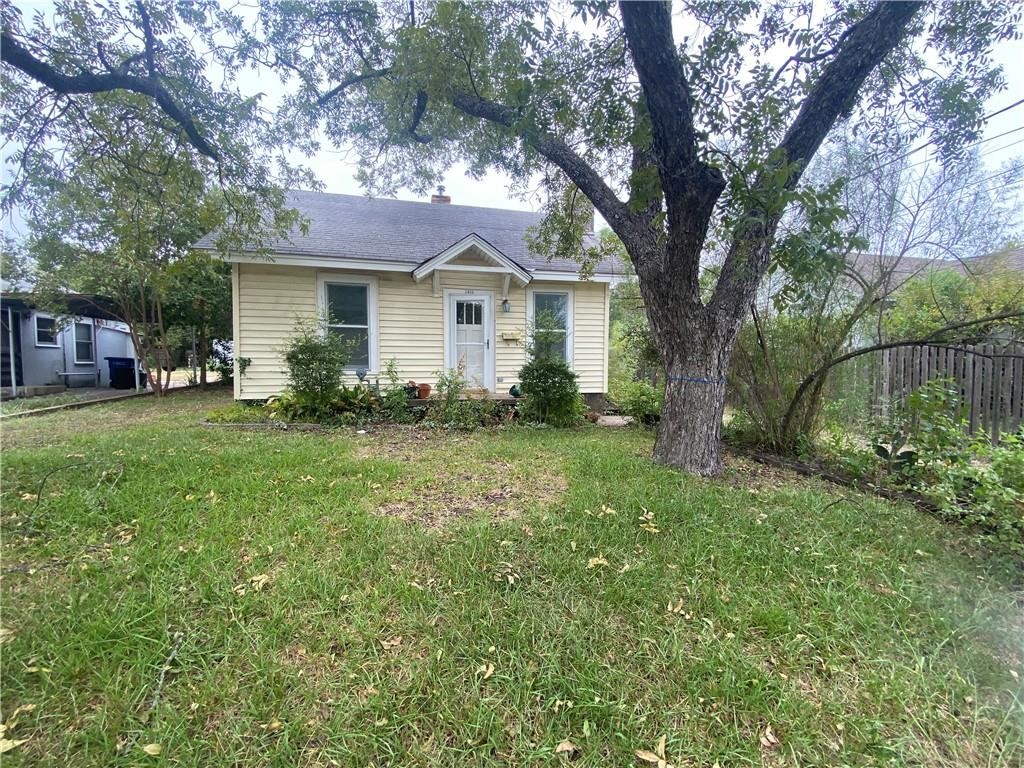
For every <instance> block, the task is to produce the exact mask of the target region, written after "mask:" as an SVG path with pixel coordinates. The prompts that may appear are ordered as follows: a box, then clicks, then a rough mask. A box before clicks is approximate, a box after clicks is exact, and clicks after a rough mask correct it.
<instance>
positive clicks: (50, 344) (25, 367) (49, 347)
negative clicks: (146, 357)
mask: <svg viewBox="0 0 1024 768" xmlns="http://www.w3.org/2000/svg"><path fill="white" fill-rule="evenodd" d="M68 305H69V309H70V310H71V311H72V312H74V313H75V314H73V315H70V316H59V315H56V314H54V313H51V312H46V311H42V310H39V309H37V308H36V307H35V306H34V304H33V303H32V300H31V298H30V297H28V296H26V295H24V294H17V293H5V294H3V295H2V296H0V326H2V327H0V331H2V333H0V337H2V338H0V393H2V394H3V396H4V397H9V396H11V395H12V394H13V393H12V392H11V379H12V375H11V374H12V372H13V374H14V376H13V379H14V380H15V382H16V384H17V386H18V392H17V394H18V395H19V396H24V395H38V394H46V393H50V392H59V391H61V390H63V389H65V388H67V387H106V386H109V384H110V376H109V373H108V370H107V361H106V359H105V358H107V357H128V358H134V356H135V349H134V346H133V345H132V340H131V335H130V334H129V333H128V326H127V325H125V324H124V323H122V322H120V321H118V320H116V319H115V318H114V316H113V315H112V314H111V313H110V312H109V311H107V310H105V309H104V308H103V307H102V302H101V301H97V300H96V299H95V297H88V296H77V295H75V296H69V297H68Z"/></svg>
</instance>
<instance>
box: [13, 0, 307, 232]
mask: <svg viewBox="0 0 1024 768" xmlns="http://www.w3.org/2000/svg"><path fill="white" fill-rule="evenodd" d="M52 13H53V16H54V19H55V23H50V22H49V20H48V14H44V13H41V12H40V13H36V14H34V15H33V16H32V17H31V18H25V14H23V13H22V11H21V10H20V9H19V8H18V7H16V6H15V5H13V4H11V3H9V2H3V3H0V60H2V62H3V64H4V66H3V67H0V86H2V89H3V93H4V109H3V112H2V114H0V130H2V133H3V135H4V137H5V149H8V150H9V151H10V161H11V163H12V168H11V171H12V173H11V176H10V178H9V180H8V181H7V183H6V184H5V185H4V187H3V190H2V193H3V194H2V208H3V210H4V211H6V212H9V211H11V210H13V209H15V208H17V209H19V210H20V211H21V212H23V213H26V212H27V215H31V214H33V213H39V212H40V211H41V210H42V209H43V207H45V205H46V204H47V200H46V198H45V196H44V195H40V190H43V189H45V186H43V185H40V184H39V181H38V180H39V178H40V177H50V178H53V179H55V180H59V179H62V178H64V179H73V178H74V177H75V176H76V175H77V173H78V171H77V168H76V166H77V164H78V163H80V162H82V159H83V157H86V156H87V154H88V153H94V154H97V155H99V156H103V157H105V158H107V159H108V161H109V162H110V166H109V167H108V169H107V171H106V172H107V173H114V172H115V168H117V167H120V169H121V171H123V172H124V174H125V177H126V178H127V177H128V176H131V175H133V174H136V175H137V173H136V172H137V171H138V167H137V166H136V165H132V162H133V160H132V159H131V156H130V155H129V154H126V153H122V152H119V151H118V150H119V148H120V147H121V146H122V145H124V144H126V143H127V144H129V145H132V146H134V147H135V148H136V149H138V150H139V151H144V147H145V146H146V144H147V142H153V143H156V144H162V145H164V146H173V147H175V149H174V152H175V153H176V154H177V160H176V162H177V163H178V164H179V165H180V164H182V163H185V162H187V163H188V164H189V165H190V166H191V168H192V169H193V171H194V172H195V173H198V174H200V175H202V176H203V177H204V178H205V179H206V180H207V181H208V182H209V186H208V192H207V193H208V194H209V195H211V196H216V197H218V198H219V200H217V201H216V202H217V205H218V206H220V207H222V208H223V211H224V217H223V221H222V225H221V226H220V227H219V229H218V245H219V246H220V247H221V248H222V249H224V250H231V249H233V248H237V247H240V246H243V245H244V246H245V247H246V248H249V249H254V250H260V249H262V248H263V246H265V244H266V243H267V242H269V241H270V240H271V239H273V238H275V237H278V236H281V235H283V234H287V233H288V232H289V231H290V230H291V229H292V227H294V226H295V225H296V224H297V223H299V222H298V217H297V214H296V212H295V211H293V210H289V209H287V208H286V207H285V206H284V193H283V187H286V186H289V185H309V184H314V183H315V181H314V180H313V178H312V177H311V176H310V175H309V174H308V173H306V172H305V171H303V170H302V169H299V168H295V167H293V166H291V165H289V164H287V163H285V162H284V161H283V159H282V158H283V149H282V148H281V145H280V133H279V132H278V131H276V130H274V129H273V128H272V126H271V125H270V122H269V121H268V120H267V114H266V112H265V110H263V109H262V108H261V105H260V98H259V96H255V97H254V96H247V95H243V94H242V93H241V92H240V91H239V89H238V87H237V83H236V79H237V75H238V74H239V71H238V69H237V67H236V66H234V65H233V64H232V61H231V60H230V59H229V58H227V57H225V56H223V55H222V53H223V46H222V45H220V43H221V42H223V39H222V36H223V35H224V34H225V32H227V31H229V30H230V29H232V28H233V27H234V25H235V23H236V21H237V20H236V19H235V18H234V17H233V16H232V15H231V14H230V13H228V12H226V11H224V10H223V9H222V8H221V6H220V3H218V2H217V1H216V0H189V2H184V3H183V2H177V0H145V1H143V0H125V2H111V3H93V2H81V1H79V0H56V1H55V2H54V6H53V9H52ZM233 54H234V50H233V49H232V55H233ZM212 71H215V72H217V75H218V82H217V84H216V85H214V83H213V82H211V79H210V74H211V72H212ZM126 162H127V163H128V164H127V165H124V163H126ZM149 170H150V171H152V169H149ZM37 218H38V216H37Z"/></svg>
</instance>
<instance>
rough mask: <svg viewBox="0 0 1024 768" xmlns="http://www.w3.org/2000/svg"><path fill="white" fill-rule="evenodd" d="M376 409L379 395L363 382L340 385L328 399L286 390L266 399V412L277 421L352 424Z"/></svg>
mask: <svg viewBox="0 0 1024 768" xmlns="http://www.w3.org/2000/svg"><path fill="white" fill-rule="evenodd" d="M379 410H380V398H379V397H378V396H377V393H376V392H374V391H373V390H372V389H370V388H369V387H367V386H366V385H365V384H356V385H355V386H352V387H346V386H345V385H340V386H339V387H338V388H337V391H336V392H335V393H334V396H333V398H332V399H330V400H328V401H324V400H323V399H322V396H321V395H310V394H308V393H305V392H296V391H293V390H286V391H285V392H283V393H281V394H280V395H279V396H277V397H272V398H270V399H269V400H268V401H267V412H268V413H269V414H270V416H271V417H272V418H274V419H278V420H280V421H291V422H303V423H316V424H354V423H363V422H365V421H368V420H371V419H372V418H373V417H374V416H375V415H376V414H377V413H378V411H379Z"/></svg>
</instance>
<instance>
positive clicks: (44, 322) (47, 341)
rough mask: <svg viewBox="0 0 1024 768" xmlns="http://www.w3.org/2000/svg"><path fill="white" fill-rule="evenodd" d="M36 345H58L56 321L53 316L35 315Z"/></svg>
mask: <svg viewBox="0 0 1024 768" xmlns="http://www.w3.org/2000/svg"><path fill="white" fill-rule="evenodd" d="M36 346H37V347H58V346H60V345H59V344H58V343H57V321H56V320H55V319H54V318H52V317H43V316H42V315H39V314H37V315H36Z"/></svg>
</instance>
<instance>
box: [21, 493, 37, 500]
mask: <svg viewBox="0 0 1024 768" xmlns="http://www.w3.org/2000/svg"><path fill="white" fill-rule="evenodd" d="M21 500H22V501H38V500H39V495H38V494H35V493H23V494H21Z"/></svg>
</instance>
